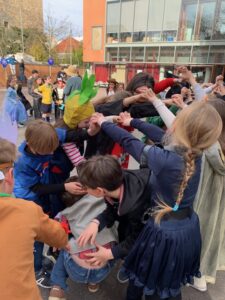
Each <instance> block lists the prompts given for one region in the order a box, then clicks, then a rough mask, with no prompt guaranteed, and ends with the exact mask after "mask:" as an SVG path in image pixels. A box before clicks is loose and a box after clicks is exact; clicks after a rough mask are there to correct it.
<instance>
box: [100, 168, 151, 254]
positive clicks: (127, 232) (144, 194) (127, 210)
mask: <svg viewBox="0 0 225 300" xmlns="http://www.w3.org/2000/svg"><path fill="white" fill-rule="evenodd" d="M149 177H150V171H149V169H141V170H132V171H131V170H129V171H128V170H126V171H124V183H123V184H124V194H123V199H122V201H121V202H119V201H118V200H116V199H115V200H114V203H113V204H111V203H109V202H108V201H107V200H106V205H107V208H106V209H105V210H104V211H103V212H102V213H101V214H100V215H99V216H98V217H97V219H98V220H99V222H100V225H99V231H101V230H102V229H103V228H104V227H105V226H106V227H108V228H109V227H112V226H113V224H114V223H115V221H118V222H119V227H118V233H119V244H118V245H116V246H114V247H113V248H112V254H113V256H114V258H116V259H117V258H123V257H125V256H126V255H127V254H128V252H129V250H130V249H131V247H132V245H133V244H134V242H135V240H136V239H137V237H138V235H139V233H140V232H141V230H142V228H143V223H142V216H143V213H144V212H145V210H146V209H147V208H148V207H150V204H151V201H150V199H151V195H150V185H149Z"/></svg>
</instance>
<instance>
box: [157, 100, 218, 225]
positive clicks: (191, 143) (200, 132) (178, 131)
mask: <svg viewBox="0 0 225 300" xmlns="http://www.w3.org/2000/svg"><path fill="white" fill-rule="evenodd" d="M221 131H222V120H221V117H220V115H219V114H218V112H217V111H216V109H215V108H213V107H212V105H209V104H208V103H205V102H198V103H193V104H191V105H190V106H189V107H187V108H185V109H184V110H182V111H181V112H180V113H179V114H178V116H177V117H176V120H175V123H174V126H173V132H172V133H171V134H170V135H169V136H168V141H169V143H172V144H173V145H174V147H175V149H177V150H178V151H180V150H181V152H182V155H183V157H184V161H185V168H184V174H183V179H182V181H181V184H180V188H179V191H178V194H177V198H176V202H175V205H174V207H170V206H169V205H168V204H166V203H165V202H164V201H159V203H158V206H157V208H156V210H155V212H154V217H155V222H156V223H158V224H159V223H160V220H161V219H162V217H163V216H164V215H165V214H167V213H170V212H172V211H177V210H178V209H179V206H180V203H181V201H182V199H183V196H184V192H185V189H186V187H187V185H188V183H189V180H190V178H191V177H192V176H193V175H194V173H195V159H196V157H197V156H198V155H199V154H201V153H202V151H204V150H205V149H207V148H209V147H210V146H212V145H213V144H214V143H215V142H216V141H217V140H218V138H219V137H220V135H221Z"/></svg>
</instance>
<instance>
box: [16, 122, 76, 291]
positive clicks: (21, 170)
mask: <svg viewBox="0 0 225 300" xmlns="http://www.w3.org/2000/svg"><path fill="white" fill-rule="evenodd" d="M58 146H59V139H58V136H57V133H56V131H55V129H54V128H53V126H52V125H50V124H48V123H46V122H44V121H42V120H36V121H33V122H31V123H30V124H28V126H27V129H26V131H25V142H23V143H22V144H21V145H20V147H19V151H20V156H19V157H18V160H17V161H16V162H15V169H14V176H15V186H14V194H15V196H16V197H17V198H23V199H25V200H29V201H33V202H35V203H36V204H38V205H40V206H41V207H42V209H43V211H44V212H45V213H50V214H53V209H54V210H55V213H56V212H57V211H59V210H60V209H62V207H63V206H62V205H61V206H59V207H57V209H56V208H55V207H53V208H52V207H51V204H52V203H50V201H49V197H48V196H49V194H58V193H60V192H64V191H70V192H71V193H74V192H75V193H76V192H77V190H78V189H79V187H78V186H77V185H76V184H75V183H65V184H63V183H61V184H51V181H50V178H49V173H50V171H49V168H50V162H51V160H52V159H53V153H54V151H55V150H56V149H57V148H58ZM57 205H60V204H59V203H54V204H53V206H57ZM42 252H43V243H40V242H36V243H35V253H34V266H35V272H36V275H37V280H39V284H40V285H41V286H42V287H48V280H47V279H48V278H45V277H44V275H47V274H46V272H45V271H43V270H42ZM47 277H48V276H47ZM45 279H46V280H45Z"/></svg>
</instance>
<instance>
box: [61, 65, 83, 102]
mask: <svg viewBox="0 0 225 300" xmlns="http://www.w3.org/2000/svg"><path fill="white" fill-rule="evenodd" d="M64 71H65V73H66V75H67V76H68V77H69V79H68V80H67V82H66V86H65V89H64V94H65V96H66V97H68V96H69V95H70V94H71V93H72V92H73V91H75V90H80V88H81V82H82V80H81V78H80V77H79V76H78V73H79V71H78V69H77V67H76V66H72V65H70V66H69V67H68V68H67V69H65V70H64Z"/></svg>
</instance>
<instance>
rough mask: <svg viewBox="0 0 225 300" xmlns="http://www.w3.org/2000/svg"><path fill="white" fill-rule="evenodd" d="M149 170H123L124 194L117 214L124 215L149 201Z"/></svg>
mask: <svg viewBox="0 0 225 300" xmlns="http://www.w3.org/2000/svg"><path fill="white" fill-rule="evenodd" d="M149 177H150V170H149V169H140V170H132V171H128V170H126V171H124V190H125V191H126V192H125V193H124V196H123V198H122V200H121V202H120V206H119V210H118V212H119V215H120V216H122V215H125V214H126V213H127V212H129V211H134V210H135V209H136V208H137V207H139V206H140V205H141V203H143V205H146V203H147V202H148V200H149V202H150V199H151V194H150V184H149Z"/></svg>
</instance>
